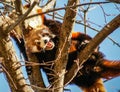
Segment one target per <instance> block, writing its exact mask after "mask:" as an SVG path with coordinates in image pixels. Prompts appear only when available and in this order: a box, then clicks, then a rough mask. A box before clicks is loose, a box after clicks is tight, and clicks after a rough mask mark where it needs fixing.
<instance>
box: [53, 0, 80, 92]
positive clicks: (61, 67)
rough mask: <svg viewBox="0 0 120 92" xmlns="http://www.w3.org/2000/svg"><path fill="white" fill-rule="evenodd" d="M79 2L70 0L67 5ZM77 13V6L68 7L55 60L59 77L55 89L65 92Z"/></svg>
mask: <svg viewBox="0 0 120 92" xmlns="http://www.w3.org/2000/svg"><path fill="white" fill-rule="evenodd" d="M78 3H79V0H68V5H67V6H74V5H77V4H78ZM76 13H77V7H74V8H67V9H66V13H65V16H64V21H63V24H62V28H61V32H60V41H59V47H58V48H59V49H58V52H57V59H56V61H55V67H54V70H55V73H56V76H57V78H55V81H54V86H53V87H54V89H55V90H54V91H55V92H63V88H64V75H65V73H66V65H67V60H68V50H69V46H70V39H71V32H72V30H73V25H74V22H75V17H76Z"/></svg>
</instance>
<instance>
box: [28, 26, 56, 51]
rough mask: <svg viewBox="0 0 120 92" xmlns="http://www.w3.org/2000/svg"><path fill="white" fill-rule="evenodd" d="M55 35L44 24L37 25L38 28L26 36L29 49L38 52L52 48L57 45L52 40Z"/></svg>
mask: <svg viewBox="0 0 120 92" xmlns="http://www.w3.org/2000/svg"><path fill="white" fill-rule="evenodd" d="M54 37H55V35H54V34H52V33H51V32H50V31H49V29H48V28H47V27H46V26H44V25H41V26H39V27H37V29H32V30H31V31H30V32H29V34H28V35H27V36H26V47H27V51H29V52H31V53H36V52H41V51H43V50H52V49H53V48H54V46H55V44H54V42H53V41H52V39H53V38H54Z"/></svg>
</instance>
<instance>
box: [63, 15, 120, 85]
mask: <svg viewBox="0 0 120 92" xmlns="http://www.w3.org/2000/svg"><path fill="white" fill-rule="evenodd" d="M119 20H120V14H119V15H118V16H117V17H115V18H114V19H113V20H112V21H111V22H109V23H108V24H107V25H106V26H105V27H104V28H103V29H102V30H101V31H100V32H99V33H98V34H97V35H96V36H95V37H94V38H93V39H92V40H91V41H90V43H89V44H88V45H87V46H86V47H85V49H84V50H83V51H81V53H80V54H79V56H78V58H79V66H82V64H83V63H84V62H85V61H86V60H87V59H88V58H89V56H90V55H91V54H92V52H93V50H94V49H95V48H96V47H97V46H98V45H99V44H100V43H101V42H102V41H103V40H104V39H105V38H106V37H107V36H108V35H109V34H110V33H112V32H113V31H114V30H115V29H117V28H118V27H119V26H120V21H119ZM77 67H78V66H77V65H76V64H74V65H73V66H72V68H71V69H70V70H69V71H68V73H67V74H66V76H71V77H72V76H73V75H74V74H73V73H74V71H75V70H76V69H77ZM76 74H77V73H76ZM65 78H66V77H65ZM65 80H68V77H67V78H66V79H65ZM69 80H70V79H69ZM66 83H67V81H66Z"/></svg>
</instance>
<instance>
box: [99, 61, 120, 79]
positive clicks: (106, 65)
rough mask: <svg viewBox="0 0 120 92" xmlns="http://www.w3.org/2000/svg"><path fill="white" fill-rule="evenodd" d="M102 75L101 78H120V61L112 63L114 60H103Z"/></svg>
mask: <svg viewBox="0 0 120 92" xmlns="http://www.w3.org/2000/svg"><path fill="white" fill-rule="evenodd" d="M102 69H103V70H102V73H101V76H102V77H103V78H107V79H109V78H114V77H117V76H120V60H119V61H112V60H106V59H104V60H103V63H102Z"/></svg>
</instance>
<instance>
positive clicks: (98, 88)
mask: <svg viewBox="0 0 120 92" xmlns="http://www.w3.org/2000/svg"><path fill="white" fill-rule="evenodd" d="M83 92H107V91H106V89H105V87H104V85H103V81H102V79H98V80H97V81H96V82H95V83H94V84H93V85H91V86H90V87H87V88H83Z"/></svg>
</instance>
